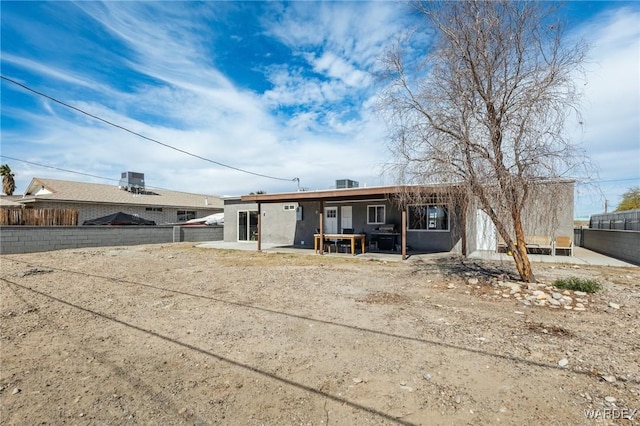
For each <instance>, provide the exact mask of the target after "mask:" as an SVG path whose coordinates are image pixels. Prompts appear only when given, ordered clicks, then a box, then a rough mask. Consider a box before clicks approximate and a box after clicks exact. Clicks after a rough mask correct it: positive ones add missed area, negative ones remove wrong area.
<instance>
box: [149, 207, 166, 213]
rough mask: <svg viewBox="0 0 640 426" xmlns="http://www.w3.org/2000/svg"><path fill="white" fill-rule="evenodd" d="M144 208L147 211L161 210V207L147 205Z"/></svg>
mask: <svg viewBox="0 0 640 426" xmlns="http://www.w3.org/2000/svg"><path fill="white" fill-rule="evenodd" d="M145 210H146V211H148V212H161V211H162V207H147V208H145Z"/></svg>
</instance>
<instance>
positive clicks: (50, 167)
mask: <svg viewBox="0 0 640 426" xmlns="http://www.w3.org/2000/svg"><path fill="white" fill-rule="evenodd" d="M0 158H6V159H9V160H14V161H20V162H22V163H27V164H33V165H34V166H39V167H46V168H47V169H54V170H60V171H62V172H67V173H74V174H77V175H83V176H89V177H93V178H98V179H104V180H112V181H114V182H120V179H114V178H108V177H104V176H98V175H92V174H89V173H83V172H78V171H75V170H69V169H63V168H61V167H56V166H48V165H46V164H41V163H35V162H33V161H27V160H22V159H20V158H15V157H9V156H8V155H4V154H0ZM146 187H147V188H153V189H163V190H165V191H175V190H174V189H167V188H161V187H159V186H151V185H146Z"/></svg>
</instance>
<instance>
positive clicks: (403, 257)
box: [400, 206, 407, 260]
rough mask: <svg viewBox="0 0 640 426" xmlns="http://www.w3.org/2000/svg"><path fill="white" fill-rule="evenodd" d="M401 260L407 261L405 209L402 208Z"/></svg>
mask: <svg viewBox="0 0 640 426" xmlns="http://www.w3.org/2000/svg"><path fill="white" fill-rule="evenodd" d="M400 233H401V234H400V235H401V238H402V260H407V207H406V206H404V207H403V208H402V231H400Z"/></svg>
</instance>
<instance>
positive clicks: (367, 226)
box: [241, 185, 465, 260]
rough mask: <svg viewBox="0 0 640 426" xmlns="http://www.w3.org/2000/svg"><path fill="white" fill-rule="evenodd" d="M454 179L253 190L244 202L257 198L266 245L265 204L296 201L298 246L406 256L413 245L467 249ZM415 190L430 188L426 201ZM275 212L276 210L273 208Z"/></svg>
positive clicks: (259, 235)
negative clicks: (444, 182) (449, 195)
mask: <svg viewBox="0 0 640 426" xmlns="http://www.w3.org/2000/svg"><path fill="white" fill-rule="evenodd" d="M451 190H452V186H451V185H446V186H445V185H433V186H421V187H412V186H385V187H369V188H366V187H365V188H344V189H333V190H322V191H301V192H292V193H279V194H251V195H244V196H242V197H241V201H242V202H246V203H249V202H251V203H256V204H257V226H256V228H257V229H256V231H255V234H256V237H255V240H256V243H257V247H256V249H257V250H262V249H263V243H264V233H265V225H264V222H265V216H266V212H265V210H264V205H265V204H270V205H272V204H275V203H281V204H284V205H285V206H286V205H287V204H286V203H295V209H296V225H295V236H294V241H293V246H308V245H310V244H311V241H313V247H314V252H315V253H320V254H325V253H331V252H338V251H345V252H350V253H351V254H352V255H355V254H356V252H359V253H360V254H365V253H367V252H370V251H374V252H378V253H391V254H396V255H399V256H400V257H401V259H403V260H404V259H406V258H407V255H408V251H409V249H410V248H413V249H414V251H417V252H423V253H428V252H447V253H448V252H451V251H455V252H459V253H464V240H465V237H464V232H463V228H464V226H463V223H464V219H463V218H464V214H465V212H464V211H462V209H461V208H460V206H459V205H456V204H454V203H453V202H452V201H451V200H449V199H447V198H446V194H447V193H450V192H451ZM410 191H420V192H421V193H423V194H427V196H425V199H429V200H431V201H430V202H429V203H426V204H410V203H408V202H407V201H405V200H409V199H412V198H410V197H407V196H406V195H407V194H408V193H409V192H410ZM270 214H273V210H272V211H271V213H270Z"/></svg>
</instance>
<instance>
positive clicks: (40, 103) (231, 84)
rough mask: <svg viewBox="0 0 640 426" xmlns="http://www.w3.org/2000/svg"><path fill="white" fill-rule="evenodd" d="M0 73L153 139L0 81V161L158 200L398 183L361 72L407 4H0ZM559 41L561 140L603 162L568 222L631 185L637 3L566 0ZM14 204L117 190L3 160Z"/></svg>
mask: <svg viewBox="0 0 640 426" xmlns="http://www.w3.org/2000/svg"><path fill="white" fill-rule="evenodd" d="M0 7H1V12H2V13H1V20H2V22H1V24H2V29H1V31H2V33H1V36H2V40H1V41H2V52H1V65H2V75H4V76H5V77H8V78H11V79H13V80H16V81H18V82H20V83H22V84H25V85H27V86H29V87H31V88H33V89H35V90H38V91H41V92H43V93H45V94H47V95H49V96H52V97H54V98H56V99H58V100H61V101H63V102H66V103H69V104H71V105H73V106H75V107H77V108H80V109H82V110H84V111H87V112H88V113H91V114H94V115H96V116H99V117H102V118H104V119H106V120H109V121H111V122H113V123H116V124H118V125H120V126H123V127H126V128H128V129H130V130H132V131H135V132H138V133H140V134H142V135H145V136H147V137H149V138H152V139H155V140H158V141H160V142H162V143H165V144H168V145H172V146H175V147H177V148H179V149H182V150H185V151H188V152H192V153H194V154H196V155H199V156H201V157H205V158H208V159H211V160H214V161H217V162H220V163H224V164H228V165H231V166H233V167H236V168H241V169H246V170H249V171H252V172H255V173H258V174H262V175H268V176H273V177H278V178H281V179H280V180H277V179H267V178H264V177H260V176H256V175H251V174H246V173H240V172H238V171H236V170H232V169H228V168H224V167H220V166H218V165H215V164H213V163H210V162H206V161H203V160H201V159H197V158H194V157H191V156H188V155H185V154H182V153H179V152H177V151H175V150H171V149H169V148H166V147H164V146H161V145H159V144H156V143H153V142H150V141H148V140H144V139H142V138H139V137H137V136H135V135H132V134H130V133H127V132H124V131H122V130H120V129H117V128H115V127H112V126H108V125H106V124H104V123H102V122H99V121H97V120H94V119H91V118H89V117H87V116H85V115H82V114H79V113H77V112H74V111H72V110H70V109H67V108H65V107H63V106H61V105H58V104H56V103H55V102H52V101H50V100H48V99H46V98H43V97H41V96H37V95H34V94H33V93H30V92H28V91H25V90H24V89H22V88H20V87H18V86H16V85H14V84H12V83H10V82H7V81H4V80H3V81H2V85H1V90H2V124H1V126H2V127H1V131H2V140H1V154H2V155H4V156H9V157H14V158H18V159H21V160H27V161H30V162H33V163H40V164H45V165H49V166H54V167H58V168H63V169H68V170H73V171H78V172H82V173H86V174H90V175H95V176H102V177H106V178H110V179H115V180H117V179H118V178H119V176H120V173H121V172H123V171H136V172H142V173H144V174H145V177H146V182H147V185H149V186H155V187H160V188H167V189H174V190H181V191H189V192H197V193H206V194H217V195H238V194H246V193H249V192H252V191H257V190H264V191H267V192H270V193H273V192H281V191H295V190H296V189H297V183H296V182H294V181H292V179H293V178H296V177H298V178H300V185H301V186H302V187H304V188H308V189H326V188H330V187H332V186H333V185H334V184H335V180H336V179H343V178H347V179H354V180H357V181H359V182H360V184H361V186H362V185H367V186H374V185H385V184H393V183H395V182H394V180H393V177H392V176H384V175H383V174H382V169H383V166H384V164H385V162H387V161H389V151H388V149H387V129H386V127H385V124H384V122H382V120H381V118H380V116H379V115H378V114H377V113H376V102H377V97H376V96H377V93H378V92H379V89H380V87H379V86H378V85H377V84H376V81H375V78H374V77H373V74H374V72H375V71H376V70H377V69H378V68H379V67H380V63H379V58H380V56H381V54H382V53H383V52H384V50H385V48H386V47H387V46H388V44H389V43H390V42H391V41H393V40H394V39H395V37H397V36H398V35H399V34H400V33H401V32H402V31H404V30H406V29H407V28H410V27H411V19H412V17H411V15H410V13H408V10H407V9H406V6H405V5H404V4H402V3H396V2H391V1H376V2H364V1H351V2H307V1H304V2H303V1H299V2H285V3H281V2H258V1H254V2H189V1H186V2H106V3H100V2H7V1H3V2H1V3H0ZM564 13H566V14H567V17H568V22H569V23H570V25H571V36H572V37H584V38H585V39H586V40H587V41H588V42H589V43H591V45H592V48H591V50H590V54H589V62H588V64H587V70H588V75H587V80H588V84H587V85H586V86H585V98H584V103H583V110H582V113H583V119H582V121H583V124H582V125H578V124H577V123H569V126H570V128H568V129H567V131H568V132H570V133H571V134H572V137H573V138H574V140H575V141H576V142H579V143H581V144H582V146H583V147H584V149H585V150H586V152H587V153H588V154H589V155H590V156H591V158H592V160H593V161H594V162H595V163H596V164H597V166H598V168H599V174H598V176H596V177H595V179H596V180H597V183H598V184H599V186H598V187H594V186H592V185H581V184H579V185H577V189H576V208H575V214H576V216H588V215H589V214H593V213H598V212H601V211H603V210H604V202H605V201H604V200H605V199H606V200H608V203H609V206H611V207H615V205H617V203H618V202H619V200H620V196H621V194H622V193H623V192H625V191H626V190H627V189H628V188H629V187H631V186H634V185H640V86H639V83H640V81H639V80H640V57H639V56H640V6H639V5H638V4H637V3H635V2H569V3H568V4H567V7H566V8H565V12H564ZM0 161H1V162H2V164H4V163H8V164H9V165H10V166H11V168H12V170H13V171H14V172H15V173H16V176H15V179H16V184H17V191H16V193H17V194H19V193H22V192H23V191H24V190H25V189H26V186H27V185H28V183H29V181H30V180H31V178H33V177H50V178H56V179H67V180H80V181H90V182H98V183H114V184H115V182H113V181H107V180H101V179H98V178H94V177H88V176H82V175H76V174H71V173H67V172H63V171H60V170H55V169H47V168H43V167H40V166H36V165H33V164H29V163H23V162H19V161H15V160H11V159H7V158H6V157H3V158H1V159H0Z"/></svg>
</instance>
